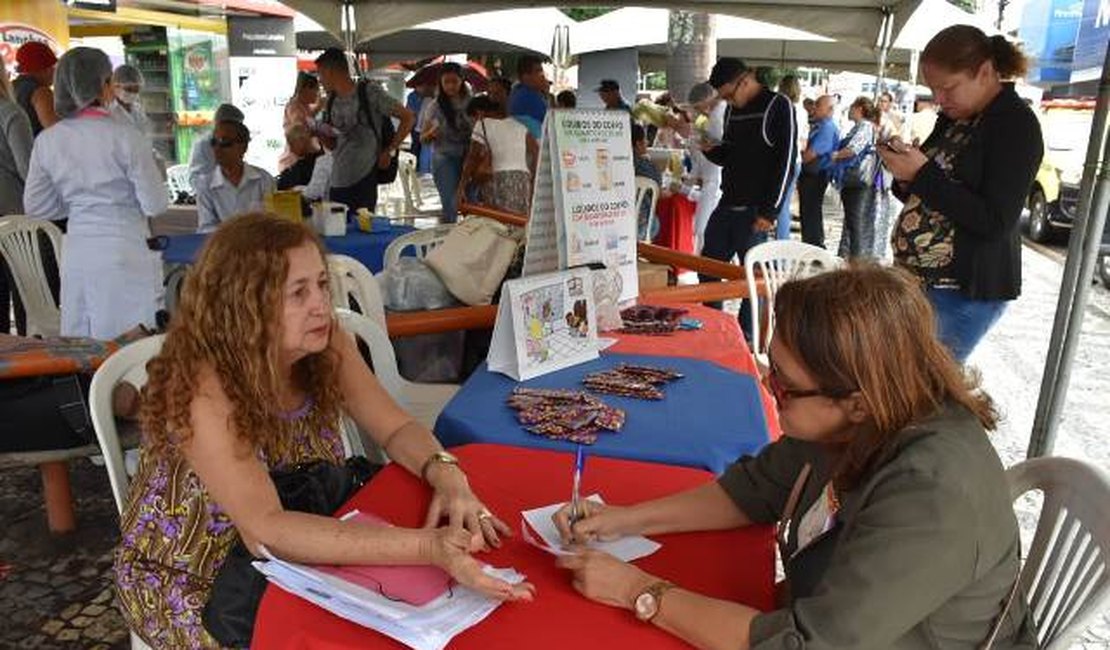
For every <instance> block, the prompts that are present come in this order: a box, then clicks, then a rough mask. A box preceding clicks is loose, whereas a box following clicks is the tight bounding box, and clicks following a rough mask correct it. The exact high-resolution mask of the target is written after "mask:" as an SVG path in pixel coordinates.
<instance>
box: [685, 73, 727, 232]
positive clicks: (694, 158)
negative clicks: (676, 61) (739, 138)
mask: <svg viewBox="0 0 1110 650" xmlns="http://www.w3.org/2000/svg"><path fill="white" fill-rule="evenodd" d="M687 101H688V102H689V104H690V106H691V107H692V108H693V109H694V110H695V111H696V112H697V113H698V114H699V115H704V116H706V117H707V118H708V120H709V122H708V124H707V125H706V127H705V130H704V133H705V137H706V138H707V139H708V140H710V141H711V142H720V141H721V139H722V138H723V137H724V134H725V109H726V108H727V107H728V102H726V101H724V100H723V99H720V98H719V97H717V91H716V89H714V88H713V86H711V85H709V84H707V83H700V84H696V85H695V86H694V87H693V88H691V89H690V93H689V94H688V95H687ZM697 140H698V139H697V138H691V139H689V140H688V141H687V145H688V150H689V152H690V163H691V170H690V178H692V179H695V180H696V181H697V182H696V183H694V185H695V186H696V191H693V190H690V191H687V192H686V195H687V197H688V198H689V199H690V200H691V201H694V202H696V203H697V204H698V207H697V209H696V210H695V211H694V238H695V242H694V250H695V251H698V252H701V247H702V244H704V243H705V227H706V225H708V224H709V215H711V214H713V211H714V210H716V209H717V202H718V201H720V200H721V167H720V166H719V165H717V164H715V163H713V162H712V161H710V160H709V159H708V158H706V157H705V154H704V153H702V150H701V147H700V146H698V141H697Z"/></svg>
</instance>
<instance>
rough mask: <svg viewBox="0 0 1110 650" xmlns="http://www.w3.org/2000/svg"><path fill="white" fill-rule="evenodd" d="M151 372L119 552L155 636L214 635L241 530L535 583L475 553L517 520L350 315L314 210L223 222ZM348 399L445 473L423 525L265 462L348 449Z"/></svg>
mask: <svg viewBox="0 0 1110 650" xmlns="http://www.w3.org/2000/svg"><path fill="white" fill-rule="evenodd" d="M147 371H148V374H149V382H148V383H147V386H146V388H145V389H144V399H143V406H142V409H143V410H142V423H143V429H144V434H145V437H144V443H143V449H142V455H141V460H140V463H139V471H138V474H137V475H136V476H135V479H134V482H133V483H132V485H131V490H130V494H129V497H128V503H127V506H126V508H125V510H124V514H123V518H122V525H121V528H122V532H123V539H122V543H121V545H120V548H119V550H118V552H117V556H116V565H115V569H116V585H117V593H118V595H119V599H120V603H121V605H122V607H121V609H122V611H123V614H124V617H125V618H126V619H127V621H128V624H129V626H130V627H131V629H133V630H135V632H136V633H138V634H139V636H141V637H142V638H143V639H144V640H145V641H146V642H147V643H149V644H150V645H151V646H153V647H156V648H170V647H173V648H186V647H187V648H208V647H218V643H217V642H216V641H215V640H214V639H212V637H211V636H210V635H209V634H208V632H207V631H206V630H205V629H204V627H203V625H202V624H201V612H202V611H203V608H204V605H205V604H206V602H207V600H208V597H209V593H210V590H211V586H212V581H213V579H214V577H215V575H216V572H217V571H218V570H219V568H220V566H221V565H222V563H223V561H224V559H225V558H226V556H227V553H228V551H229V549H230V548H231V546H232V545H233V544H234V543H235V541H236V540H238V539H239V538H242V540H243V541H244V542H245V543H246V545H247V547H248V548H249V549H250V550H251V551H252V552H253V553H254V554H256V555H260V554H261V553H260V550H259V549H261V548H263V547H265V548H266V549H267V550H268V551H269V552H270V553H272V554H274V555H276V556H278V557H282V558H285V559H288V560H292V561H297V562H308V563H329V564H435V565H438V566H440V567H443V568H444V569H445V570H446V571H447V572H448V573H450V574H451V575H452V576H453V577H454V578H455V579H456V580H457V581H458V582H460V583H461V584H464V585H467V586H470V587H473V588H476V589H478V590H480V591H482V592H484V593H486V594H489V595H490V596H493V597H496V598H500V599H503V600H516V599H522V600H530V599H531V597H532V587H531V585H528V584H522V585H516V586H513V585H510V584H508V583H506V582H503V581H500V580H496V579H493V578H491V577H489V576H487V575H485V574H484V573H483V572H482V569H481V567H480V566H479V564H478V563H477V562H476V561H475V560H474V559H473V558H472V557H471V556H470V552H471V551H474V550H478V549H479V548H480V547H482V546H484V545H485V544H492V545H495V546H496V545H499V544H500V540H499V536H500V535H507V534H509V529H508V527H507V526H506V525H505V524H504V523H503V522H501V521H500V520H499V519H498V518H497V517H495V516H493V515H491V514H490V513H489V511H488V510H486V508H485V506H484V505H483V504H482V502H481V501H479V500H478V498H477V497H475V495H474V494H473V493H472V492H471V490H470V487H469V485H468V483H467V479H466V475H465V474H464V473H463V471H462V470H461V469H460V468H459V466H458V465H457V463H455V462H454V458H453V457H452V456H450V455H449V454H445V453H444V452H443V450H442V448H441V447H440V446H439V444H438V443H437V442H436V441H435V439H434V438H433V437H432V434H431V432H429V431H428V430H427V429H426V428H424V427H423V426H421V425H420V424H419V423H417V422H416V421H415V420H413V419H412V418H411V417H410V416H409V415H408V414H407V413H405V412H404V411H402V410H401V409H400V408H399V407H398V406H397V404H396V403H395V402H393V400H392V399H390V397H389V395H388V394H387V393H386V392H385V390H384V389H383V388H382V386H381V384H379V383H378V381H377V379H375V377H374V375H373V374H372V373H371V372H370V369H369V368H368V367H367V366H366V364H365V363H364V362H363V360H362V357H361V356H360V354H359V352H358V349H357V348H356V346H355V342H354V339H353V338H352V337H351V336H350V335H348V334H346V333H344V332H343V331H342V330H339V329H338V328H337V326H336V322H335V319H334V318H333V315H332V310H331V299H330V295H329V289H328V273H327V267H326V265H325V262H324V253H323V249H322V247H321V244H320V242H319V240H318V239H317V238H316V237H315V235H313V234H312V232H311V231H310V230H308V229H307V228H305V227H304V226H303V225H300V224H294V223H291V222H288V221H284V220H281V219H278V218H276V217H273V216H269V215H246V216H242V217H239V218H237V219H235V220H233V221H230V222H228V223H226V224H224V225H223V226H221V227H220V229H219V230H217V231H216V233H215V235H213V236H212V238H211V239H210V240H209V241H208V243H207V245H206V246H205V249H204V251H203V252H202V254H201V257H200V261H199V263H198V264H197V266H196V267H195V269H194V270H193V271H192V272H191V273H190V275H189V278H188V279H187V281H186V286H185V291H184V294H183V297H182V303H181V309H180V312H179V313H178V314H177V315H176V316H175V319H174V321H173V323H172V325H171V326H170V330H169V332H168V334H167V335H166V340H165V344H164V345H163V347H162V352H161V354H160V355H159V356H158V357H157V358H155V359H154V360H152V361H151V362H150V363H149V364H148V366H147ZM341 411H345V412H346V413H347V414H348V415H349V416H350V417H352V418H353V419H354V421H355V422H356V423H357V424H358V425H359V428H360V429H362V430H363V431H367V432H369V435H370V436H371V437H372V438H373V439H374V440H375V441H376V442H377V443H378V444H379V445H381V446H382V448H383V449H385V450H386V452H387V453H388V454H389V456H390V457H391V458H392V459H393V460H394V461H396V462H397V463H399V464H400V465H402V466H404V467H405V468H406V469H408V470H409V471H411V472H412V473H413V474H416V475H418V476H422V477H423V478H424V479H425V480H426V481H427V482H428V483H429V485H430V486H431V487H432V489H433V490H434V496H433V498H432V501H431V505H430V506H429V509H428V516H427V520H426V524H427V525H426V527H425V528H424V529H421V530H414V529H405V528H399V527H398V528H389V529H386V528H380V527H378V528H375V527H368V526H365V525H362V524H359V523H357V522H343V521H339V520H336V519H332V518H330V517H322V516H316V515H310V514H306V513H299V512H292V511H286V510H283V508H282V506H281V502H280V501H279V499H278V494H277V491H276V489H275V487H274V484H273V481H272V480H271V478H270V474H269V472H270V471H271V470H275V469H281V468H288V467H292V466H295V465H297V464H300V463H304V462H308V461H311V460H318V459H323V460H327V461H331V462H335V463H338V462H340V461H341V460H342V458H343V443H342V439H341V437H340V435H341V434H340V433H339V417H340V413H341ZM444 518H446V519H448V520H449V522H450V525H449V526H447V527H442V528H435V527H434V526H436V525H437V524H439V523H440V521H441V520H442V519H444Z"/></svg>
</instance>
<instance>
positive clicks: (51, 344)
mask: <svg viewBox="0 0 1110 650" xmlns="http://www.w3.org/2000/svg"><path fill="white" fill-rule="evenodd" d="M142 336H143V335H142V334H139V333H137V332H127V333H125V334H123V335H121V336H120V337H119V338H116V339H114V340H112V341H98V340H96V339H88V338H78V337H57V336H55V337H50V338H45V339H38V338H30V337H25V336H12V335H10V334H2V333H0V379H19V378H22V377H41V376H46V375H72V374H77V373H92V372H94V371H95V370H96V369H97V368H99V367H100V364H102V363H104V360H105V359H107V358H108V357H109V356H110V355H111V354H112V353H114V352H115V351H116V350H118V349H120V348H121V347H123V346H124V345H127V344H128V343H130V342H132V341H134V340H137V339H138V338H141V337H142Z"/></svg>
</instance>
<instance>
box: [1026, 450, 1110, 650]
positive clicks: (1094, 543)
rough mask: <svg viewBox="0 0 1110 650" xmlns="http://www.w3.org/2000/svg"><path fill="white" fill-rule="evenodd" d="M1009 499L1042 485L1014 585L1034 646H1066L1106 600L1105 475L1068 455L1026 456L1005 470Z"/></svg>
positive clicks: (1108, 523) (1056, 649)
mask: <svg viewBox="0 0 1110 650" xmlns="http://www.w3.org/2000/svg"><path fill="white" fill-rule="evenodd" d="M1006 478H1007V479H1008V480H1009V482H1010V495H1011V497H1013V498H1014V499H1015V500H1016V499H1017V498H1018V497H1020V496H1021V495H1023V494H1025V493H1026V492H1029V491H1030V490H1042V491H1043V492H1044V505H1043V507H1042V508H1041V515H1040V519H1039V520H1038V522H1037V532H1036V533H1035V534H1034V536H1033V544H1032V546H1031V547H1030V549H1029V553H1028V556H1027V557H1026V560H1025V565H1024V566H1023V567H1022V570H1021V577H1020V580H1021V592H1022V593H1024V594H1025V595H1026V597H1027V598H1028V599H1029V608H1030V611H1031V614H1032V616H1033V622H1034V624H1035V626H1036V630H1037V640H1038V642H1039V647H1040V648H1042V650H1064V649H1066V648H1070V647H1071V644H1072V641H1073V639H1075V637H1077V636H1078V635H1079V634H1080V633H1081V632H1083V630H1084V629H1085V628H1086V627H1087V626H1089V625H1090V624H1091V623H1093V622H1094V620H1095V619H1096V618H1097V617H1099V616H1100V615H1101V614H1103V613H1104V611H1105V609H1106V607H1107V605H1110V572H1108V571H1107V559H1108V558H1110V480H1108V479H1107V475H1106V474H1105V473H1104V472H1103V471H1101V470H1099V469H1097V468H1095V467H1094V466H1093V465H1090V464H1088V463H1085V462H1082V461H1079V460H1074V459H1071V458H1058V457H1049V458H1034V459H1031V460H1027V461H1024V462H1022V463H1018V464H1017V465H1015V466H1013V467H1011V468H1010V469H1009V470H1007V472H1006Z"/></svg>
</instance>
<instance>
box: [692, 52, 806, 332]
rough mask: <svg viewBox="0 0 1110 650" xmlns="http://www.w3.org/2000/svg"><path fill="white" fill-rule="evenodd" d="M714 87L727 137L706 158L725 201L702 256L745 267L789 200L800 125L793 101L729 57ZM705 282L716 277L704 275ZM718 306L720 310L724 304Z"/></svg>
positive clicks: (744, 316) (716, 69)
mask: <svg viewBox="0 0 1110 650" xmlns="http://www.w3.org/2000/svg"><path fill="white" fill-rule="evenodd" d="M709 83H710V85H712V86H713V87H714V88H716V89H717V94H718V96H720V97H721V98H722V99H724V100H725V101H727V102H728V104H729V107H728V110H727V111H726V112H725V128H724V138H723V139H722V141H721V142H720V143H719V144H715V145H709V146H707V147H706V149H705V156H706V157H707V158H709V160H710V161H712V162H714V163H716V164H717V165H720V166H721V167H722V168H723V169H722V174H721V190H722V194H721V200H720V202H719V203H718V204H717V209H716V210H714V212H713V214H712V215H711V216H710V217H709V224H708V225H707V226H706V228H705V246H704V247H703V248H702V252H701V254H702V255H704V256H706V257H710V258H713V259H716V260H721V261H723V262H731V261H732V258H733V256H737V257H739V259H740V263H741V264H743V263H744V255H745V254H747V252H748V249H750V248H751V247H752V246H755V245H756V244H761V243H763V242H764V241H766V240H767V233H768V231H770V230H772V229H773V228H774V224H775V219H776V216H777V215H778V212H779V207H780V206H781V204H782V202H783V201H784V200H785V199H786V189H787V187H788V186H789V184H790V178H791V174H792V173H793V171H794V169H793V167H794V160H795V159H796V158H797V155H798V152H797V137H798V136H797V125H796V124H795V123H794V107H793V106H792V105H791V103H790V100H789V99H787V98H786V97H784V96H783V95H780V94H778V93H775V92H772V91H771V90H769V89H767V88H766V87H765V86H764V85H763V84H761V83H760V82H759V80H758V79H757V78H756V74H755V70H753V69H751V68H749V67H748V66H746V65H745V64H744V62H743V61H741V60H740V59H735V58H731V57H725V58H722V59H720V60H718V61H717V64H716V65H714V66H713V72H712V73H711V74H710V76H709ZM699 279H700V281H701V282H713V281H716V280H717V279H716V278H713V277H710V276H699ZM715 306H718V307H719V303H718V304H717V305H715ZM749 312H750V304H749V303H748V301H746V300H745V301H744V302H743V304H742V306H741V308H740V326H741V327H742V328H743V330H744V333H745V335H746V336H750V335H751V334H750V332H749V329H750V318H749V316H748V313H749Z"/></svg>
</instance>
